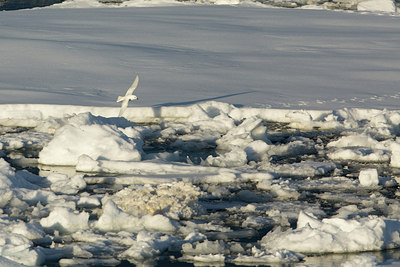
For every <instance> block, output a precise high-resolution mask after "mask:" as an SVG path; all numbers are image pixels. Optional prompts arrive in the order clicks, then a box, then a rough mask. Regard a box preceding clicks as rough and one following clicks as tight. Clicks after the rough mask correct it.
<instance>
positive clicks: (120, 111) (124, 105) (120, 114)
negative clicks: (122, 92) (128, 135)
mask: <svg viewBox="0 0 400 267" xmlns="http://www.w3.org/2000/svg"><path fill="white" fill-rule="evenodd" d="M127 107H128V101H124V102H122V105H121V109H120V110H119V114H118V117H121V116H122V115H123V114H124V112H125V110H126V108H127Z"/></svg>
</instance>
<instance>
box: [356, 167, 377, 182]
mask: <svg viewBox="0 0 400 267" xmlns="http://www.w3.org/2000/svg"><path fill="white" fill-rule="evenodd" d="M358 180H359V181H360V185H362V186H377V185H378V184H379V176H378V170H377V169H365V170H361V171H360V174H359V175H358Z"/></svg>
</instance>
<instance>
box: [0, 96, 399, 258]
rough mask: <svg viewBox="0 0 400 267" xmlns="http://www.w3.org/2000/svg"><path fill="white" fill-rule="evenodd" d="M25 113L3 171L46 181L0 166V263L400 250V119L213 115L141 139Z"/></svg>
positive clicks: (241, 112) (190, 111)
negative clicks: (0, 230)
mask: <svg viewBox="0 0 400 267" xmlns="http://www.w3.org/2000/svg"><path fill="white" fill-rule="evenodd" d="M16 107H17V108H21V109H23V110H24V112H26V118H24V116H22V114H23V112H19V113H18V116H19V120H18V122H17V121H14V122H13V123H14V125H13V126H12V127H11V126H2V135H1V136H0V140H1V144H2V150H3V154H4V157H5V159H7V160H9V161H10V162H11V164H12V165H13V166H15V167H18V166H22V165H23V166H25V167H27V166H30V167H31V168H32V167H37V168H38V169H39V175H35V174H33V173H30V172H28V171H17V172H16V171H15V170H14V169H13V168H12V167H11V166H10V164H9V163H8V162H6V161H5V160H3V159H2V160H1V162H0V163H1V168H0V174H1V184H2V192H3V194H1V199H0V204H1V205H0V207H1V208H2V211H3V213H2V221H1V223H2V224H3V225H4V226H5V228H4V230H3V233H4V234H6V233H8V231H10V230H9V229H12V233H13V235H12V236H11V237H9V239H7V241H4V242H3V245H1V246H2V248H4V249H2V250H1V251H2V254H1V255H2V256H3V257H5V258H7V259H9V260H12V261H14V262H17V263H21V264H26V265H41V264H44V263H49V262H58V263H59V264H60V265H65V266H66V265H69V264H102V263H103V264H106V261H109V262H111V263H113V262H114V263H115V262H120V261H121V260H128V261H131V262H134V263H144V262H147V263H148V262H151V261H153V260H154V259H157V258H158V257H160V256H162V255H165V254H168V253H170V252H172V251H175V253H178V255H180V256H177V258H176V260H179V261H184V262H196V263H207V264H209V263H224V262H232V263H236V264H259V263H262V262H270V263H273V262H278V263H290V262H298V261H305V262H307V259H308V258H309V257H307V254H308V253H332V252H333V253H344V252H362V251H371V250H373V251H379V250H384V249H388V248H398V247H400V239H399V238H396V236H399V231H400V221H399V220H400V217H399V216H398V211H399V210H400V203H399V202H398V200H397V199H396V198H395V197H393V196H394V195H398V192H397V189H396V188H397V181H398V178H397V176H396V173H397V172H396V168H394V166H395V165H396V164H398V163H397V161H396V157H398V150H397V149H396V148H397V146H398V145H399V144H398V140H397V139H396V135H397V133H398V131H399V129H398V126H397V125H398V122H399V120H398V118H400V114H399V113H398V112H397V111H387V110H383V111H379V110H361V109H345V110H336V111H305V110H274V109H259V108H246V107H242V108H240V107H235V106H232V105H229V104H226V103H221V102H205V103H201V104H197V105H192V106H187V107H185V108H180V107H164V108H163V112H164V113H160V116H159V117H157V118H149V121H147V122H144V121H143V118H146V116H143V117H142V121H141V123H142V124H140V125H139V124H137V123H133V122H131V121H128V120H126V119H124V118H116V117H104V116H102V115H101V113H103V114H110V113H112V110H113V109H112V110H109V109H108V108H96V111H97V114H96V115H93V114H92V113H90V110H89V111H87V110H85V112H84V113H80V114H76V115H75V114H73V110H74V107H72V106H71V107H70V110H69V109H68V107H63V113H60V115H59V116H56V115H57V114H56V113H53V114H51V115H53V116H50V115H43V114H46V113H47V114H50V113H51V111H50V110H47V109H49V108H50V106H42V105H23V106H16ZM29 109H34V110H35V111H36V114H38V118H40V119H36V120H32V117H31V116H30V114H31V112H29ZM88 109H90V108H88ZM132 110H135V111H137V112H132ZM146 110H147V109H146V108H133V109H128V110H127V114H137V113H139V114H145V113H146ZM179 111H182V113H179ZM163 114H166V117H163ZM171 114H174V116H175V118H176V119H174V118H171ZM249 114H251V115H249ZM371 114H372V115H371ZM9 115H10V113H8V112H7V111H3V113H1V112H0V117H3V118H4V120H3V121H7V120H12V118H11V117H9ZM6 117H7V120H6V119H5V118H6ZM128 118H129V119H130V120H132V121H134V119H135V117H128ZM156 121H159V122H156ZM17 123H18V124H20V126H22V127H26V126H27V124H30V126H31V127H28V128H17V127H18V126H19V125H18V124H17ZM6 125H9V124H8V123H6ZM70 129H73V130H70ZM21 132H22V133H23V134H20V133H21ZM81 132H82V133H81ZM77 133H79V134H77ZM41 136H43V137H44V138H43V139H42V138H41ZM30 137H32V140H41V141H40V142H38V141H32V142H31V141H30ZM99 140H105V141H104V143H103V142H99ZM12 143H14V144H18V145H10V144H12ZM32 144H34V145H32ZM103 144H107V145H106V146H103ZM343 149H346V150H347V151H349V153H347V154H346V155H345V156H343V155H342V156H337V155H341V154H340V153H338V151H342V150H343ZM358 151H369V152H368V153H369V154H368V155H374V156H373V157H366V156H365V157H360V156H358V155H357V153H358ZM352 153H353V154H352ZM365 153H366V152H365ZM138 155H139V156H138ZM332 155H336V156H332ZM366 155H367V154H366ZM382 155H385V156H382ZM15 159H18V160H15ZM377 159H379V160H377ZM60 165H64V169H63V168H60ZM385 166H386V167H385ZM388 167H392V168H393V169H392V171H388V169H387V168H388ZM18 168H19V167H18ZM63 170H68V171H66V172H65V171H63ZM311 199H318V200H319V201H317V202H314V201H310V200H311ZM321 203H325V204H321ZM377 213H379V214H381V215H380V216H377V215H376V214H377ZM210 218H213V219H212V221H211V222H210ZM233 226H235V227H238V228H239V230H235V231H234V230H233V229H232V227H233ZM266 229H269V230H266ZM265 233H266V234H265ZM251 237H252V238H254V239H256V240H258V241H257V242H251V243H247V242H246V241H245V240H246V239H247V238H251ZM236 240H239V241H236ZM110 242H111V244H112V245H108V246H105V247H104V244H105V243H110ZM101 246H103V248H101V249H100V247H101ZM21 253H23V254H24V255H25V257H24V258H23V259H22V258H20V257H19V256H18V255H21ZM301 253H303V254H301ZM26 255H29V256H26ZM100 255H107V258H106V259H104V258H103V257H102V258H100V257H99V256H100ZM355 260H357V259H355ZM362 260H364V259H362ZM365 260H366V259H365Z"/></svg>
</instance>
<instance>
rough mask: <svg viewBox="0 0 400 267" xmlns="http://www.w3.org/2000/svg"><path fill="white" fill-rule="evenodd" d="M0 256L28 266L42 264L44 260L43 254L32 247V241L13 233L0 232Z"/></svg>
mask: <svg viewBox="0 0 400 267" xmlns="http://www.w3.org/2000/svg"><path fill="white" fill-rule="evenodd" d="M0 256H2V257H4V258H7V259H9V260H12V261H15V262H18V263H21V264H25V265H29V266H37V265H42V264H43V263H44V261H45V256H44V255H43V254H41V253H40V252H39V251H36V250H34V249H33V243H32V241H30V240H29V239H27V238H26V237H24V236H23V235H20V234H15V233H5V232H0ZM0 263H1V261H0ZM5 266H8V265H5Z"/></svg>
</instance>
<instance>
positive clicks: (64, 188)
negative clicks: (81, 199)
mask: <svg viewBox="0 0 400 267" xmlns="http://www.w3.org/2000/svg"><path fill="white" fill-rule="evenodd" d="M47 180H48V181H50V182H51V185H50V189H51V190H52V191H53V192H54V193H59V194H66V195H74V194H76V193H78V191H79V190H82V189H84V188H85V187H86V182H85V181H84V180H83V175H82V174H77V175H74V176H72V177H68V176H67V175H65V174H61V173H52V174H50V175H49V176H48V177H47Z"/></svg>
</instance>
